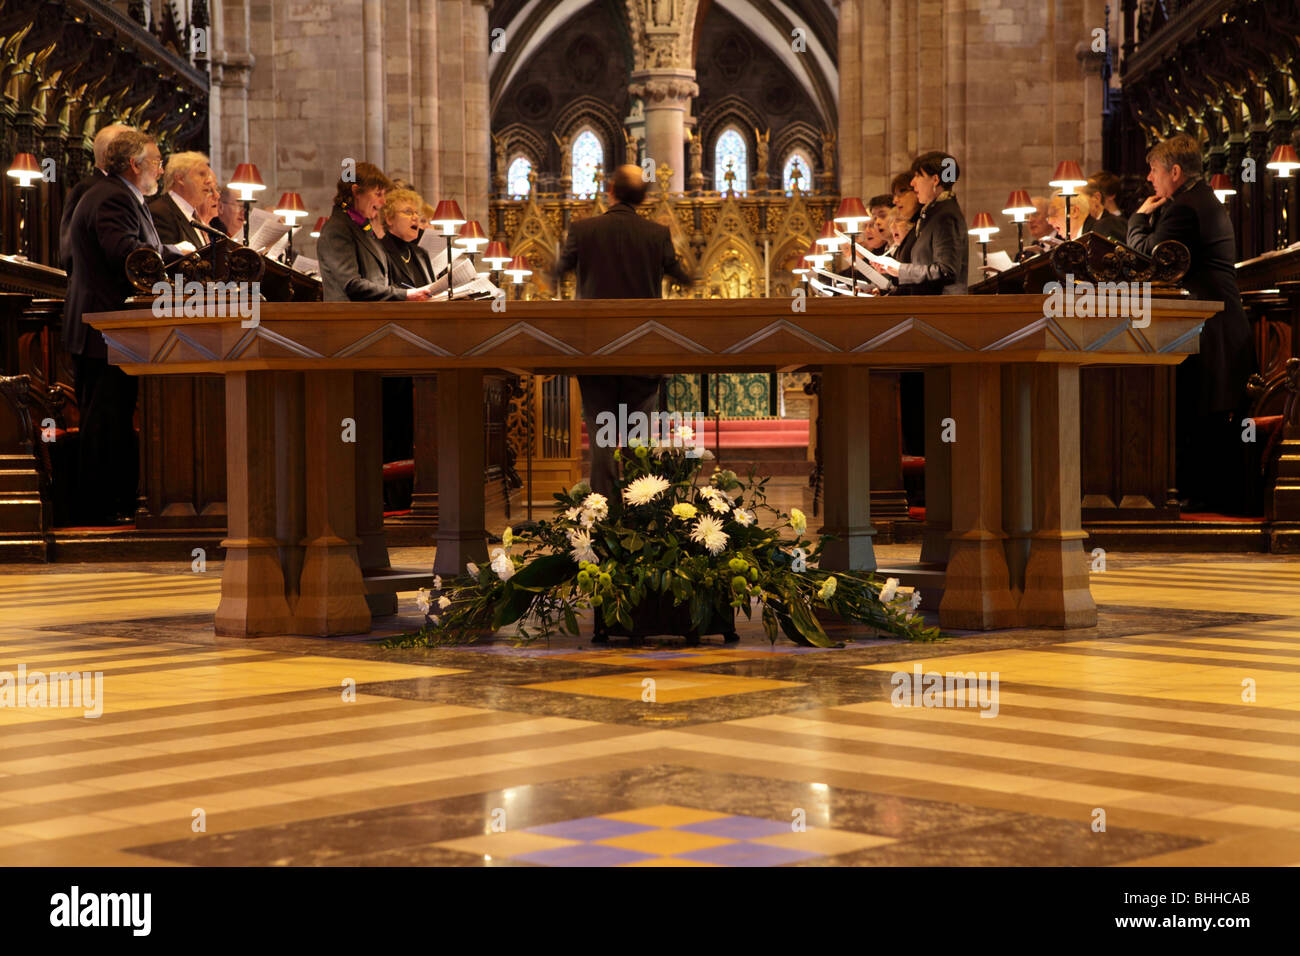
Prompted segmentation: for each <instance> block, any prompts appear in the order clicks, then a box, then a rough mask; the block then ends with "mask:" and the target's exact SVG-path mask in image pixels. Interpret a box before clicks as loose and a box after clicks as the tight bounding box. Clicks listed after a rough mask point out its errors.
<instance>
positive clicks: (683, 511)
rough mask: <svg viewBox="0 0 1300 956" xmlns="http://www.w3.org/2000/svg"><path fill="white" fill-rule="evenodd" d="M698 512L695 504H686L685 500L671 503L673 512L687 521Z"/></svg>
mask: <svg viewBox="0 0 1300 956" xmlns="http://www.w3.org/2000/svg"><path fill="white" fill-rule="evenodd" d="M699 513H700V512H699V509H698V508H696V507H695V505H692V504H687V503H686V502H685V501H682V502H678V503H677V504H675V505H673V514H675V515H676V516H677V517H679V518H684V519H686V520H688V521H689V520H690V519H691V518H694V517H695V516H696V515H697V514H699Z"/></svg>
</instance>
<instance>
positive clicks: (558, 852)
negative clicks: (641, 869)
mask: <svg viewBox="0 0 1300 956" xmlns="http://www.w3.org/2000/svg"><path fill="white" fill-rule="evenodd" d="M653 858H654V854H653V853H640V852H638V851H636V850H624V849H623V848H622V847H617V846H603V845H602V844H599V843H582V844H579V845H578V846H559V847H555V848H553V849H550V850H535V851H533V852H532V853H524V854H521V855H519V856H514V857H511V859H512V860H518V861H519V862H521V863H536V864H539V865H541V866H621V865H622V864H624V863H637V862H639V861H640V860H650V859H653Z"/></svg>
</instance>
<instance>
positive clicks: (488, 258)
mask: <svg viewBox="0 0 1300 956" xmlns="http://www.w3.org/2000/svg"><path fill="white" fill-rule="evenodd" d="M480 258H481V259H482V260H483V263H484V264H485V265H487V266H489V267H491V268H493V269H504V268H505V267H506V265H507V264H509V262H510V261H511V256H510V250H509V249H507V248H506V244H505V243H504V242H489V243H488V244H487V248H485V249H484V250H483V255H482V256H481V257H480Z"/></svg>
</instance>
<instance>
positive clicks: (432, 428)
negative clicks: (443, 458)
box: [411, 375, 438, 523]
mask: <svg viewBox="0 0 1300 956" xmlns="http://www.w3.org/2000/svg"><path fill="white" fill-rule="evenodd" d="M414 401H415V443H414V444H415V448H414V455H415V478H414V481H413V483H412V489H411V518H412V519H415V518H420V519H424V520H425V521H428V522H429V523H434V522H436V521H437V520H438V416H437V414H436V413H435V412H436V409H437V407H438V376H437V375H417V376H415V388H414Z"/></svg>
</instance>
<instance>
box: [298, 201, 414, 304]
mask: <svg viewBox="0 0 1300 956" xmlns="http://www.w3.org/2000/svg"><path fill="white" fill-rule="evenodd" d="M316 258H317V259H319V260H320V278H321V285H322V287H323V289H322V291H323V293H324V297H325V301H326V302H398V301H405V300H406V292H405V291H404V290H403V289H401V288H399V287H398V286H397V284H396V282H395V281H394V279H393V277H392V276H391V275H389V271H388V254H387V253H386V252H384V247H383V246H382V245H381V244H380V242H379V240H378V239H376V238H375V234H374V233H373V232H371V231H370V230H369V229H363V228H362V227H361V226H358V225H357V224H356V223H355V222H353V221H352V217H351V216H349V215H348V214H347V213H346V212H345V211H344V210H343V209H342V208H341V207H336V208H335V209H334V212H333V214H332V215H331V216H330V217H329V220H328V221H327V222H326V223H325V225H324V226H322V227H321V231H320V237H319V238H318V239H317V240H316Z"/></svg>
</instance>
